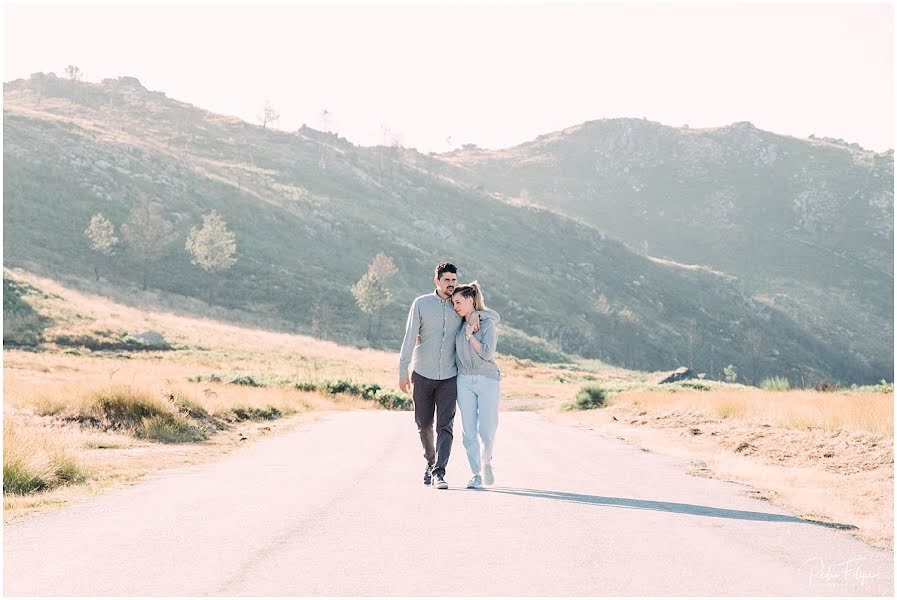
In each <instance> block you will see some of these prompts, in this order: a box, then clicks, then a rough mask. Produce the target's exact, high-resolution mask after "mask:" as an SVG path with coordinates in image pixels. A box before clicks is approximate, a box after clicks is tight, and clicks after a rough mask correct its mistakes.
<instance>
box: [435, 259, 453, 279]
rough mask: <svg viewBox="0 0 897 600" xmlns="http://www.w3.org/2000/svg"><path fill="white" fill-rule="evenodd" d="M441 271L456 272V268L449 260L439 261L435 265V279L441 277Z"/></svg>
mask: <svg viewBox="0 0 897 600" xmlns="http://www.w3.org/2000/svg"><path fill="white" fill-rule="evenodd" d="M443 273H454V274H456V275H457V274H458V268H457V267H456V266H455V265H453V264H452V263H450V262H441V263H439V264H438V265H436V279H441V278H442V274H443Z"/></svg>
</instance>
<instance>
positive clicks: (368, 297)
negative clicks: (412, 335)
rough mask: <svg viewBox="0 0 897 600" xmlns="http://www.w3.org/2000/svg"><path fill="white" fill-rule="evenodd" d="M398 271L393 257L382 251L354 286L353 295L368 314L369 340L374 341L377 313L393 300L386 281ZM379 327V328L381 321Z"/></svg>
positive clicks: (359, 306)
mask: <svg viewBox="0 0 897 600" xmlns="http://www.w3.org/2000/svg"><path fill="white" fill-rule="evenodd" d="M398 272H399V269H398V267H396V265H395V262H393V260H392V258H391V257H389V256H387V255H385V254H383V253H380V254H377V256H375V257H374V259H373V260H372V261H371V264H370V265H368V271H367V273H365V274H364V275H363V276H362V278H361V279H359V280H358V281H357V282H356V283H355V285H353V286H352V295H354V296H355V302H356V304H358V308H359V309H360V310H361V312H363V313H364V314H366V315H367V316H368V340H371V341H373V339H374V334H375V333H376V332H375V330H374V317H375V315H378V314H379V313H380V312H381V311H382V310H383V308H384V307H385V306H386V305H387V304H389V303H390V302H392V300H393V294H392V291H391V290H390V289H389V288H387V287H386V283H385V281H386V280H387V279H389V278H390V277H392V276H393V275H395V274H396V273H398ZM377 329H378V330H379V323H378V325H377Z"/></svg>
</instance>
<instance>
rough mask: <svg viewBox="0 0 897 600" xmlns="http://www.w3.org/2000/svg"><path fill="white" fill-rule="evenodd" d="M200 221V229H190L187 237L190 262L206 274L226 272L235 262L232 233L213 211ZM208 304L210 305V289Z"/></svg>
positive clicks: (209, 291)
mask: <svg viewBox="0 0 897 600" xmlns="http://www.w3.org/2000/svg"><path fill="white" fill-rule="evenodd" d="M202 221H203V222H202V227H201V228H199V229H197V228H196V227H191V228H190V235H188V236H187V244H186V249H187V252H189V253H190V255H191V256H192V257H193V258H192V260H191V262H192V263H193V264H194V265H197V266H198V267H200V268H201V269H202V270H203V271H205V272H207V273H218V272H220V271H226V270H227V269H229V268H231V267H232V266H234V264H236V262H237V258H236V257H235V256H234V255H235V254H236V253H237V243H236V241H235V238H234V233H233V232H232V231H228V230H227V223H225V222H224V219H223V218H221V215H219V214H218V213H217V212H215V211H212V212H210V213H209V214H207V215H205V216H204V217H203V218H202ZM208 303H209V304H210V305H211V304H212V288H211V287H209V288H208Z"/></svg>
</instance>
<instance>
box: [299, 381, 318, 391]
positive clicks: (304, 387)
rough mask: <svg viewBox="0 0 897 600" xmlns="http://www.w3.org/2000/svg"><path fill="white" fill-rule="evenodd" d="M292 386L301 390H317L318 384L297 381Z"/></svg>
mask: <svg viewBox="0 0 897 600" xmlns="http://www.w3.org/2000/svg"><path fill="white" fill-rule="evenodd" d="M293 387H294V388H296V389H297V390H299V391H302V392H317V391H318V384H317V383H312V382H310V381H297V382H296V383H294V384H293Z"/></svg>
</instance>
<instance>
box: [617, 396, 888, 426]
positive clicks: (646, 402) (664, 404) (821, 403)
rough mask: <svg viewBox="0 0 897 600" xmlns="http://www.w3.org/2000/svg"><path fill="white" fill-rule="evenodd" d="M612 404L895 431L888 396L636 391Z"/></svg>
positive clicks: (767, 421) (782, 422)
mask: <svg viewBox="0 0 897 600" xmlns="http://www.w3.org/2000/svg"><path fill="white" fill-rule="evenodd" d="M611 403H619V404H625V403H629V404H632V405H635V406H640V407H642V408H644V409H648V410H650V411H651V412H659V411H680V412H689V413H693V414H696V415H702V416H704V417H707V418H719V419H750V420H752V421H758V422H762V423H765V424H768V425H772V426H774V427H782V428H787V429H823V430H825V431H829V432H835V431H862V432H867V433H870V434H874V435H881V436H891V437H893V432H894V402H893V394H880V393H871V392H849V391H845V392H816V391H811V390H790V391H786V392H768V391H763V390H751V391H749V392H745V391H742V390H737V391H728V390H711V391H706V392H688V393H683V392H678V393H669V392H665V391H659V390H640V391H633V392H625V393H623V394H620V395H618V396H617V397H616V398H614V399H613V400H612V401H611Z"/></svg>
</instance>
